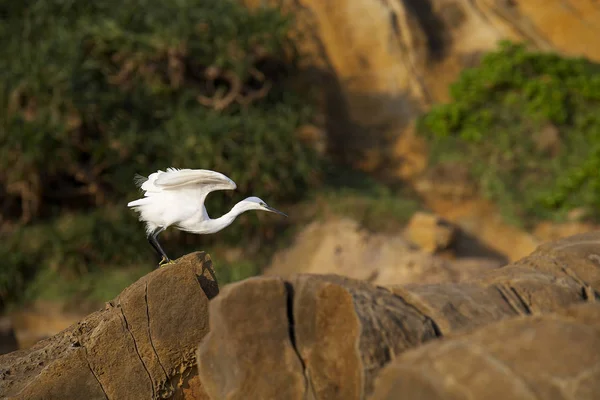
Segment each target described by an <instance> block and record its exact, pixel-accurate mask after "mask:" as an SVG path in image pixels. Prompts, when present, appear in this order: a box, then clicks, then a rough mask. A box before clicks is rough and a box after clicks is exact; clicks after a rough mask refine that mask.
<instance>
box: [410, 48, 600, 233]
mask: <svg viewBox="0 0 600 400" xmlns="http://www.w3.org/2000/svg"><path fill="white" fill-rule="evenodd" d="M450 93H451V97H452V101H451V102H450V103H449V104H443V105H437V106H435V107H433V108H432V109H431V111H430V112H429V113H427V114H426V115H424V116H423V118H422V119H421V120H420V122H419V131H420V132H421V133H422V134H423V135H424V136H425V137H427V138H428V139H429V141H430V149H431V161H432V163H444V162H448V161H459V162H464V163H468V165H469V168H470V171H471V173H472V177H473V178H474V180H475V181H476V182H478V184H479V187H480V189H481V191H482V193H483V194H485V195H486V196H488V197H489V198H491V199H492V200H494V201H496V202H497V203H498V204H499V205H500V207H501V208H502V210H503V212H504V213H505V215H506V216H507V217H509V218H510V219H511V220H513V221H515V222H517V221H519V222H521V223H523V224H524V225H528V224H529V223H531V222H534V221H536V220H539V219H555V220H561V219H564V218H565V216H566V214H567V213H568V211H570V210H573V209H576V208H577V209H580V210H583V211H585V215H586V216H587V218H593V219H598V217H599V216H600V215H599V210H600V208H599V206H600V177H599V171H600V114H599V113H598V110H599V109H600V108H599V107H600V66H599V65H598V64H594V63H592V62H590V61H587V60H585V59H582V58H567V57H561V56H559V55H557V54H552V53H542V52H531V51H528V50H527V49H526V48H525V46H524V45H522V44H513V43H510V42H502V43H501V46H500V49H499V50H498V51H495V52H491V53H489V54H487V55H485V56H484V57H483V59H482V61H481V65H479V66H478V67H476V68H472V69H468V70H465V71H464V72H463V73H462V74H461V76H460V78H459V79H458V81H457V82H456V83H454V84H453V85H452V86H451V90H450Z"/></svg>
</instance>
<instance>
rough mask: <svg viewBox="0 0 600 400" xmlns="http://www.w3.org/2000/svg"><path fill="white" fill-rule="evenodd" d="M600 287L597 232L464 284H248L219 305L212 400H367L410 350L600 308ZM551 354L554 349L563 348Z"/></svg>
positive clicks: (212, 343) (212, 341) (203, 357)
mask: <svg viewBox="0 0 600 400" xmlns="http://www.w3.org/2000/svg"><path fill="white" fill-rule="evenodd" d="M599 291H600V232H595V233H590V234H584V235H578V236H574V237H570V238H567V239H564V240H559V241H556V242H553V243H549V244H545V245H543V246H540V247H539V248H538V249H537V250H536V251H535V252H534V253H533V254H531V255H530V256H529V257H526V258H524V259H522V260H520V261H518V262H515V263H513V264H509V265H507V266H505V267H503V268H500V269H496V270H492V271H487V272H483V273H481V274H480V275H479V276H476V277H473V278H472V279H470V280H468V281H465V282H461V283H440V284H427V285H416V284H413V285H402V286H390V287H380V286H374V285H371V284H368V283H366V282H364V281H358V280H353V279H349V278H343V277H340V276H336V275H312V274H300V275H294V276H290V277H289V278H287V279H283V278H280V277H259V278H252V279H247V280H245V281H242V282H239V283H236V284H233V285H229V286H226V287H225V288H224V289H223V290H222V292H221V293H220V295H219V296H218V297H216V298H215V299H214V300H212V301H211V304H210V327H211V330H210V333H208V334H207V335H206V336H205V337H204V339H203V341H202V343H201V344H200V346H199V349H198V356H197V358H198V360H199V362H198V370H199V376H200V379H201V381H202V383H203V385H204V388H205V389H206V391H207V393H208V394H209V395H210V396H211V398H213V399H223V398H227V399H231V400H235V399H246V398H248V396H249V393H251V394H252V398H257V399H259V398H260V399H263V398H286V399H304V398H312V399H315V400H316V399H323V400H325V399H344V400H351V399H362V398H364V396H367V395H369V394H371V392H372V390H373V388H374V384H375V383H374V382H375V379H376V378H377V376H378V374H379V373H380V371H381V369H382V368H384V367H385V366H386V365H388V364H389V363H390V362H391V361H393V360H394V359H396V358H398V357H399V356H400V355H401V354H403V353H404V352H406V351H407V350H410V349H413V348H416V347H418V346H421V345H423V344H425V343H428V342H433V341H437V339H439V338H442V337H446V336H448V335H454V334H458V333H460V332H468V331H472V330H475V329H478V328H481V327H484V326H486V325H489V324H491V323H495V322H498V321H502V320H509V319H511V318H515V317H523V316H526V317H531V316H537V315H542V314H547V313H552V312H555V311H557V310H561V309H562V308H564V307H567V306H570V305H573V304H577V303H582V302H586V301H588V302H593V301H595V300H596V299H600V296H599V295H598V293H599ZM492 334H493V331H490V335H492ZM497 342H498V343H501V340H500V339H498V340H497ZM556 345H563V344H562V342H560V343H558V342H557V344H556ZM546 346H547V351H551V350H550V349H552V348H553V346H554V344H552V343H549V342H548V343H547V344H546ZM586 365H587V364H586ZM540 368H543V365H542V366H540ZM586 368H587V367H586ZM265 377H268V379H267V378H265Z"/></svg>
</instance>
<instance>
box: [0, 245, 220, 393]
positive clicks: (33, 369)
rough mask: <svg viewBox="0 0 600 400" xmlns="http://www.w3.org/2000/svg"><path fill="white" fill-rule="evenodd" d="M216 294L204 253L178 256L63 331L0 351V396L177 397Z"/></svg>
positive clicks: (183, 387)
mask: <svg viewBox="0 0 600 400" xmlns="http://www.w3.org/2000/svg"><path fill="white" fill-rule="evenodd" d="M217 293H218V286H217V283H216V281H215V280H214V271H213V270H212V263H211V261H210V257H209V256H208V255H206V254H205V253H194V254H190V255H187V256H185V257H182V258H181V259H179V260H177V262H176V264H173V265H168V266H166V267H163V268H159V269H157V270H155V271H153V272H151V273H150V274H148V275H146V276H144V277H143V278H141V279H139V280H138V281H137V282H135V283H134V284H132V285H131V286H129V287H128V288H126V289H125V290H124V291H123V292H122V293H121V294H120V295H119V296H117V297H116V298H115V299H114V300H113V301H111V302H109V303H107V304H106V307H105V309H103V310H100V311H97V312H95V313H93V314H91V315H89V316H88V317H86V318H85V319H83V320H82V321H80V322H79V323H77V324H74V325H72V326H71V327H69V328H67V329H65V330H64V331H63V332H61V333H59V334H57V335H55V336H53V337H51V338H49V339H45V340H43V341H41V342H39V343H38V344H36V345H34V346H33V347H32V348H30V349H27V350H20V351H16V352H13V353H10V354H6V355H4V356H0V375H1V376H2V379H0V396H2V397H10V398H14V399H41V398H43V399H79V398H81V399H96V398H97V399H106V398H110V399H149V398H150V399H157V398H168V397H171V396H180V397H179V398H182V397H181V396H182V395H183V394H182V392H183V391H185V390H186V386H187V385H188V383H187V381H188V380H189V379H191V378H193V375H194V374H193V371H194V368H193V367H194V366H195V348H196V346H197V344H198V342H199V341H200V340H201V339H202V337H203V336H204V335H205V334H206V333H207V331H208V301H209V299H210V298H212V297H214V296H216V294H217ZM195 386H196V387H197V388H201V386H200V385H195ZM198 390H200V389H198ZM198 390H197V392H198ZM188 398H195V399H203V398H204V399H207V397H206V396H204V397H202V396H196V397H188Z"/></svg>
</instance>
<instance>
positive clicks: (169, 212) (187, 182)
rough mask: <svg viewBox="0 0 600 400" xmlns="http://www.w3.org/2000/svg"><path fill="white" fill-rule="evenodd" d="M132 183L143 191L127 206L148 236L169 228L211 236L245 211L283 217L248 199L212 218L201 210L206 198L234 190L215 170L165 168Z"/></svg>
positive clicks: (262, 202)
mask: <svg viewBox="0 0 600 400" xmlns="http://www.w3.org/2000/svg"><path fill="white" fill-rule="evenodd" d="M135 183H136V184H137V185H138V186H139V187H140V188H141V189H142V191H143V192H144V197H143V198H141V199H137V200H134V201H130V202H129V203H128V204H127V206H128V207H131V208H132V209H134V210H135V211H137V212H139V213H140V220H141V221H144V222H145V223H146V232H147V233H148V234H150V233H152V232H155V231H156V230H157V228H162V229H166V228H168V227H169V226H176V227H177V228H178V229H180V230H183V231H187V232H192V233H197V234H207V233H214V232H218V231H220V230H221V229H223V228H225V227H227V226H228V225H229V224H231V223H232V222H233V220H234V219H235V218H236V217H237V216H238V215H240V214H241V213H243V212H245V211H248V210H263V211H270V212H275V213H279V214H283V213H281V212H280V211H277V210H275V209H274V208H271V207H269V206H268V205H267V204H266V203H265V202H264V201H262V200H261V199H259V198H258V197H248V198H246V199H244V200H242V201H240V202H239V203H237V204H236V205H235V206H234V207H233V208H232V209H231V211H229V212H228V213H227V214H225V215H223V216H221V217H219V218H216V219H211V218H210V217H209V215H208V213H207V211H206V207H204V200H205V199H206V196H207V195H208V194H209V193H210V192H213V191H215V190H234V189H236V188H237V186H236V184H235V182H234V181H232V180H231V179H229V178H228V177H227V176H225V175H223V174H221V173H219V172H215V171H210V170H205V169H176V168H168V169H167V171H166V172H165V171H160V170H159V171H157V172H154V173H152V174H150V176H148V178H144V177H142V176H137V177H136V178H135ZM283 215H285V214H283Z"/></svg>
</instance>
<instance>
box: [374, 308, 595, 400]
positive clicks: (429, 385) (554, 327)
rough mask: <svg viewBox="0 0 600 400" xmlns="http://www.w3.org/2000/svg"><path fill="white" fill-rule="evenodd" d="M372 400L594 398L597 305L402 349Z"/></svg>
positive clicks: (503, 323) (508, 322) (379, 381)
mask: <svg viewBox="0 0 600 400" xmlns="http://www.w3.org/2000/svg"><path fill="white" fill-rule="evenodd" d="M375 386H376V388H375V391H374V393H373V395H372V396H371V397H369V399H370V400H392V399H404V398H406V399H431V400H461V399H464V400H467V399H484V398H485V399H488V400H496V399H497V400H506V399H511V400H530V399H531V400H533V399H547V400H551V399H590V400H592V399H595V398H597V397H598V393H600V303H598V302H595V303H587V304H578V305H573V306H570V307H567V308H564V309H559V310H557V311H555V312H554V313H552V314H543V315H537V316H533V317H527V318H525V317H522V318H513V319H510V320H506V321H501V322H498V323H494V324H490V325H488V326H485V327H483V328H481V329H478V330H475V331H473V332H469V333H467V334H463V335H457V336H456V337H452V338H448V339H447V340H444V341H439V342H436V343H430V344H427V345H424V346H422V347H420V348H417V349H414V350H410V351H407V352H405V353H403V354H401V355H400V356H399V357H398V358H397V359H395V360H393V361H392V362H390V364H389V365H388V366H386V367H385V368H384V369H383V370H382V371H381V373H380V375H379V377H378V378H377V381H376V385H375Z"/></svg>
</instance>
